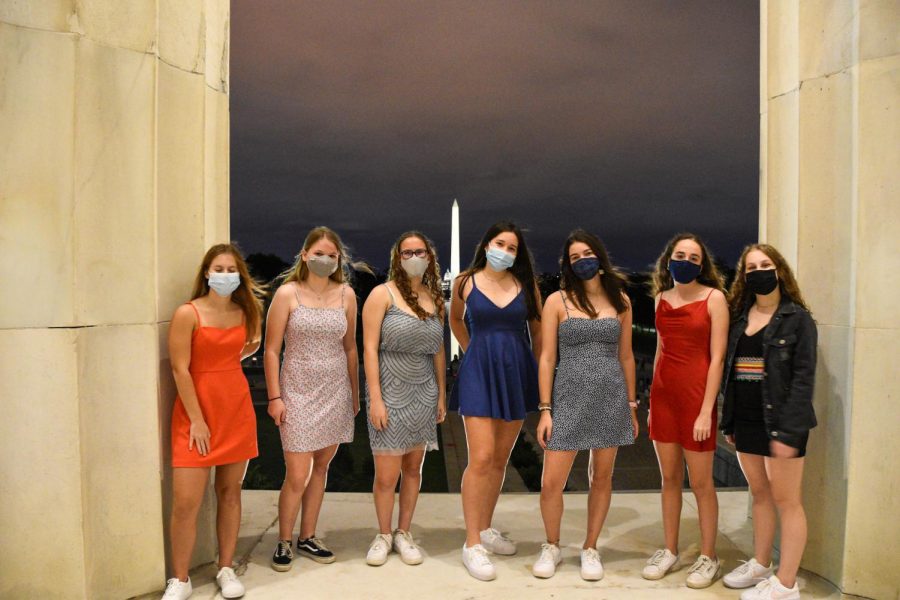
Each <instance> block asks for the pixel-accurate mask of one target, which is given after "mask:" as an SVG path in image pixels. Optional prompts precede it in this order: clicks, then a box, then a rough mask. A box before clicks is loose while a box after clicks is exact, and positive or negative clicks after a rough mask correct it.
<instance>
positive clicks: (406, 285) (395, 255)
mask: <svg viewBox="0 0 900 600" xmlns="http://www.w3.org/2000/svg"><path fill="white" fill-rule="evenodd" d="M409 238H418V239H420V240H422V242H424V243H425V248H426V249H427V250H428V269H427V270H426V271H425V273H424V274H423V275H422V285H424V286H425V287H426V288H427V289H428V294H429V295H430V296H431V300H432V302H434V308H435V311H436V314H437V315H438V316H439V317H440V318H441V320H442V321H443V319H444V291H443V288H442V287H441V268H440V266H439V265H438V261H437V250H435V249H434V244H433V243H432V242H431V240H429V239H428V238H427V237H425V234H423V233H422V232H420V231H407V232H406V233H403V234H401V235H400V237H398V238H397V241H396V242H394V246H393V247H392V248H391V266H390V269H389V270H388V281H393V282H394V283H395V284H396V286H397V289H398V290H400V295H401V296H402V297H403V301H404V302H406V305H407V306H409V307H410V308H411V309H412V310H413V312H414V313H416V316H417V317H419V318H420V319H422V320H423V321H424V320H425V319H427V318H428V317H430V316H432V315H431V314H429V313H427V312H426V311H425V309H424V308H422V307H421V306H419V295H418V294H416V292H414V291H413V289H412V286H411V285H410V281H409V275H407V274H406V271H405V270H404V269H403V267H402V266H401V263H400V244H402V243H403V242H404V241H406V240H408V239H409Z"/></svg>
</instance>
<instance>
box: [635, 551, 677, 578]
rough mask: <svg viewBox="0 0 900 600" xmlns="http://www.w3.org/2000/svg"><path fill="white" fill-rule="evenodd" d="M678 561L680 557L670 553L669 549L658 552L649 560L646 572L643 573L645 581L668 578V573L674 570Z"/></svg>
mask: <svg viewBox="0 0 900 600" xmlns="http://www.w3.org/2000/svg"><path fill="white" fill-rule="evenodd" d="M677 561H678V555H677V554H672V553H671V552H669V549H668V548H663V549H662V550H657V551H656V552H654V553H653V556H651V557H650V558H649V559H648V560H647V564H646V565H645V566H644V570H643V571H641V576H642V577H643V578H644V579H662V578H663V577H665V576H666V573H668V572H669V571H670V570H672V567H674V566H675V563H676V562H677Z"/></svg>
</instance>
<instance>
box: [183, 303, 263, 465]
mask: <svg viewBox="0 0 900 600" xmlns="http://www.w3.org/2000/svg"><path fill="white" fill-rule="evenodd" d="M188 304H190V305H191V308H193V309H194V312H197V308H196V307H195V306H194V305H193V304H192V303H188ZM246 335H247V334H246V330H245V328H244V325H243V324H241V325H237V326H235V327H224V328H222V327H204V326H203V324H202V323H201V321H200V313H197V329H195V330H194V332H193V334H191V364H190V371H191V379H192V380H193V381H194V390H196V393H197V400H198V401H199V403H200V410H201V411H202V412H203V419H204V420H205V421H206V425H207V427H209V433H210V437H209V454H207V455H206V456H200V453H199V452H198V451H197V446H196V444H195V445H194V447H193V449H191V450H188V442H189V441H190V429H191V420H190V418H189V417H188V414H187V411H186V410H185V409H184V404H182V402H181V397H180V396H179V397H176V398H175V406H174V408H173V410H172V466H173V467H213V466H216V465H227V464H231V463H236V462H241V461H244V460H249V459H251V458H255V457H256V456H257V454H258V452H257V449H256V413H255V412H254V411H253V401H252V400H251V399H250V386H249V384H248V383H247V378H246V377H244V372H243V370H241V350H243V348H244V342H245V341H246Z"/></svg>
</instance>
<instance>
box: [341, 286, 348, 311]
mask: <svg viewBox="0 0 900 600" xmlns="http://www.w3.org/2000/svg"><path fill="white" fill-rule="evenodd" d="M346 290H347V284H346V283H344V284H341V308H344V292H345V291H346Z"/></svg>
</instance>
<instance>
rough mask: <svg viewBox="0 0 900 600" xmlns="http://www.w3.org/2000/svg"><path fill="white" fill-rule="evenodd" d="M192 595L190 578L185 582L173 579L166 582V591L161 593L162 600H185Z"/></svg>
mask: <svg viewBox="0 0 900 600" xmlns="http://www.w3.org/2000/svg"><path fill="white" fill-rule="evenodd" d="M193 593H194V589H193V588H192V587H191V578H190V577H188V580H187V581H181V580H180V579H178V578H177V577H173V578H172V579H170V580H168V581H167V582H166V591H165V592H163V596H162V600H187V599H188V598H190V597H191V594H193Z"/></svg>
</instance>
